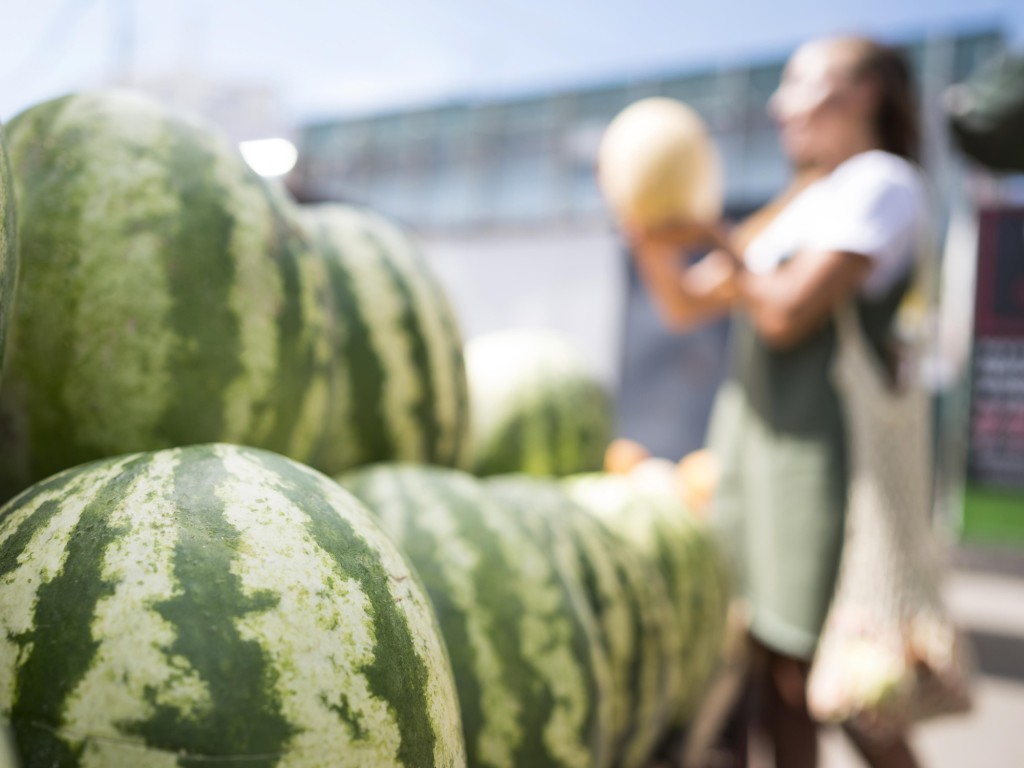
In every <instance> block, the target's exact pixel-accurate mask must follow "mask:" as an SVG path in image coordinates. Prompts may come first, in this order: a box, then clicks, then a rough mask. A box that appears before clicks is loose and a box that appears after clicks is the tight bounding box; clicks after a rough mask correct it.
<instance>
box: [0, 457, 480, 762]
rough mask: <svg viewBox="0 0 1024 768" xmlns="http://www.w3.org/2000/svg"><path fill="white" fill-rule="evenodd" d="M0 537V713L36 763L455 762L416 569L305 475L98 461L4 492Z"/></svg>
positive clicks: (444, 691) (454, 721)
mask: <svg viewBox="0 0 1024 768" xmlns="http://www.w3.org/2000/svg"><path fill="white" fill-rule="evenodd" d="M0 542H2V543H0V574H2V576H0V715H2V716H3V717H5V718H9V719H10V720H11V722H12V725H13V731H14V734H15V737H16V739H17V742H18V747H19V750H20V751H21V754H22V756H23V758H24V761H25V765H26V766H27V767H28V768H31V767H32V766H52V765H58V766H79V765H81V766H97V765H98V766H113V765H132V766H138V767H140V768H146V767H148V766H167V765H181V766H194V765H209V764H211V763H214V762H218V761H224V760H226V759H227V758H236V759H238V762H237V763H233V764H239V765H280V766H286V765H287V766H328V765H330V766H385V765H387V766H392V765H394V766H398V765H402V766H410V768H413V767H415V768H420V767H421V766H451V767H453V768H457V767H458V766H463V765H465V752H464V745H463V742H462V733H461V729H460V724H459V709H458V703H457V699H456V694H455V689H454V682H453V679H452V673H451V666H450V664H449V662H448V657H447V654H446V651H445V647H444V645H443V641H442V639H441V636H440V633H439V631H438V628H437V623H436V621H435V619H434V616H433V613H432V611H431V606H430V604H429V602H428V600H427V597H426V595H425V594H424V593H423V591H422V588H421V586H420V583H419V581H418V580H417V579H416V578H415V577H414V575H413V573H412V572H411V571H410V567H409V565H408V563H407V561H406V560H405V559H404V557H403V556H402V555H401V554H400V553H399V551H398V550H397V549H396V548H395V546H394V544H392V543H391V541H390V540H389V539H388V538H387V537H386V536H385V535H384V533H383V532H382V531H381V530H380V528H379V527H378V526H377V524H376V523H375V522H374V521H373V519H372V518H371V517H370V515H369V514H368V513H367V511H366V510H365V509H364V508H363V507H362V505H360V504H359V503H358V502H357V501H356V500H355V499H354V498H353V497H352V496H351V495H350V494H348V493H346V492H345V491H344V490H343V489H341V488H340V487H339V486H338V485H337V484H336V483H334V482H333V481H331V480H330V479H329V478H327V477H325V476H323V475H321V474H319V473H318V472H315V471H314V470H311V469H309V468H307V467H304V466H303V465H300V464H298V463H296V462H294V461H291V460H289V459H286V458H284V457H281V456H278V455H276V454H272V453H269V452H266V451H260V450H254V449H249V448H239V447H235V446H227V445H202V446H193V447H189V448H183V449H171V450H166V451H159V452H155V453H144V454H130V455H127V456H122V457H119V458H115V459H108V460H104V461H100V462H96V463H93V464H89V465H86V466H83V467H79V468H76V469H72V470H69V471H66V472H63V473H61V474H59V475H56V476H55V477H52V478H50V479H48V480H46V481H44V482H42V483H39V484H38V485H35V486H33V487H32V488H31V489H29V490H28V491H26V492H25V493H23V494H21V495H20V496H19V497H17V498H16V499H15V500H14V501H12V502H11V503H10V504H8V505H7V506H6V507H4V509H3V510H2V511H0ZM243 758H245V759H244V760H243Z"/></svg>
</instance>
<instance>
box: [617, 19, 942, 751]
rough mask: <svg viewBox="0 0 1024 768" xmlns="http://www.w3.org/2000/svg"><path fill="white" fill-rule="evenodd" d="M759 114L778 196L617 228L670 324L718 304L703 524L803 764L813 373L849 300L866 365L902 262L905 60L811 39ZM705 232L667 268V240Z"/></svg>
mask: <svg viewBox="0 0 1024 768" xmlns="http://www.w3.org/2000/svg"><path fill="white" fill-rule="evenodd" d="M770 109H771V112H772V114H773V116H774V117H775V119H776V120H777V122H778V125H779V130H780V136H781V142H782V146H783V149H784V151H785V152H786V154H787V155H788V156H789V158H790V160H791V161H792V163H793V165H794V167H796V168H798V169H800V171H799V173H798V174H797V178H796V180H795V181H794V184H793V186H792V188H791V189H790V190H788V191H787V192H786V193H784V194H783V195H782V197H781V198H780V199H779V200H778V201H776V203H774V204H773V205H772V206H769V208H767V209H765V211H762V212H761V213H760V214H758V215H757V216H756V217H754V219H753V220H752V221H751V222H748V224H747V225H746V226H745V227H741V228H740V231H739V232H738V233H737V235H736V236H734V237H732V238H731V239H728V238H726V237H724V236H721V235H715V234H714V233H713V232H709V231H708V230H707V228H702V227H700V226H698V225H695V224H693V223H688V222H679V223H677V224H676V225H674V226H672V227H671V228H665V229H662V230H660V231H655V232H633V233H631V234H632V237H633V240H634V254H635V258H636V261H637V264H638V267H639V271H640V273H641V275H642V277H643V279H644V281H645V283H646V285H647V288H648V290H649V292H650V293H651V295H652V297H653V298H654V300H655V303H656V304H657V306H658V308H659V310H660V312H661V314H662V316H663V318H664V319H665V321H666V322H667V323H669V324H671V325H672V326H673V327H675V328H680V329H682V328H686V327H688V326H691V325H692V324H694V323H697V322H699V321H701V320H704V319H707V318H710V317H713V316H716V315H720V314H723V313H726V312H733V313H734V316H735V317H734V337H733V341H732V348H733V349H732V354H733V358H734V359H733V370H732V374H731V377H730V378H729V379H728V380H727V381H726V383H725V384H724V385H723V388H722V390H721V391H720V393H719V396H718V399H717V402H716V405H715V412H714V416H713V419H712V427H711V435H710V443H711V447H712V449H713V450H714V451H715V453H716V455H717V457H718V459H719V464H720V467H721V471H722V476H721V480H720V486H719V490H718V493H717V496H716V500H715V511H714V519H715V522H716V524H717V525H718V527H719V529H720V531H721V532H722V533H723V534H724V535H723V540H724V541H725V542H726V543H727V546H728V547H729V549H730V550H731V552H732V554H733V555H734V556H735V561H736V565H737V570H738V575H739V577H740V582H741V585H742V588H743V591H744V593H745V596H746V598H747V600H748V603H749V608H750V633H751V635H752V636H753V639H754V641H755V643H756V644H757V646H758V647H759V648H760V649H762V651H763V653H762V656H763V657H764V665H763V666H764V669H765V671H766V674H765V680H764V684H765V686H766V693H765V695H766V696H767V697H768V700H767V706H766V707H765V714H766V718H767V721H766V722H765V724H764V725H765V728H766V731H767V736H768V738H769V740H770V742H771V744H772V746H773V747H774V752H775V757H776V765H778V766H781V767H782V768H802V766H814V765H816V761H817V755H816V750H817V735H816V727H815V724H814V723H813V722H812V720H811V718H810V717H809V715H808V712H807V709H806V706H805V701H804V692H805V688H806V682H807V674H808V669H809V663H810V660H811V658H812V656H813V653H814V649H815V646H816V643H817V639H818V635H819V633H820V631H821V627H822V624H823V622H824V618H825V614H826V611H827V608H828V604H829V600H830V598H831V595H832V592H833V590H834V586H835V579H836V574H837V569H838V564H839V556H840V550H841V546H842V535H843V519H844V507H845V498H846V475H847V467H846V458H845V451H844V432H843V424H842V418H841V415H840V406H839V402H838V399H837V395H836V392H835V390H834V389H833V387H832V384H831V382H830V380H829V367H830V364H831V361H832V359H833V356H834V353H835V349H836V336H835V331H834V328H833V325H832V322H831V318H832V316H833V313H834V312H835V310H836V309H837V308H838V307H839V306H840V305H841V304H843V303H844V302H848V301H851V300H856V304H857V307H858V310H859V315H860V318H861V321H862V328H863V330H864V333H865V334H866V336H867V337H868V339H869V340H870V341H871V342H872V345H873V346H874V347H875V348H876V350H877V352H878V354H879V355H880V357H881V359H883V360H887V359H888V356H887V355H886V352H885V350H886V347H887V342H888V341H889V337H890V335H891V330H892V325H893V320H894V315H895V312H896V309H897V306H898V304H899V303H900V301H901V299H902V297H903V295H904V293H905V291H906V289H907V287H908V285H909V282H910V278H911V272H912V268H913V265H914V262H915V260H916V258H917V256H918V253H919V251H920V248H918V244H919V242H920V240H919V237H918V235H919V232H920V231H921V230H922V229H923V227H922V224H923V223H924V219H925V209H926V205H925V193H924V190H923V184H922V181H921V179H920V176H919V174H918V172H917V170H916V167H915V166H914V165H913V159H914V157H915V153H916V150H917V129H916V123H915V118H914V115H915V111H914V106H913V100H912V87H911V83H910V77H909V73H908V68H907V66H906V64H905V62H904V60H903V59H902V57H901V56H900V55H899V54H898V53H897V52H895V51H894V50H892V49H890V48H888V47H885V46H882V45H879V44H877V43H875V42H872V41H870V40H865V39H860V38H837V39H828V40H819V41H814V42H811V43H809V44H807V45H804V46H803V47H801V48H800V49H799V50H798V51H797V52H796V53H795V54H794V55H793V57H792V59H791V60H790V61H789V63H788V65H787V67H786V70H785V73H784V75H783V79H782V83H781V85H780V87H779V89H778V91H777V92H776V93H775V94H774V95H773V97H772V100H771V105H770ZM709 239H711V240H712V241H713V242H714V243H715V244H717V245H718V248H717V249H716V250H713V251H712V252H711V253H710V254H709V255H708V256H706V257H705V258H704V259H702V260H700V261H698V262H696V263H692V264H689V265H688V266H687V267H686V268H685V269H682V270H680V269H679V266H678V253H679V249H680V247H684V248H685V247H695V246H697V245H700V244H702V243H704V242H706V241H708V240H709ZM851 736H853V738H854V741H855V743H856V744H857V746H858V748H859V749H860V751H861V752H862V754H863V755H864V757H865V758H866V759H867V761H868V762H869V763H870V764H871V765H873V766H879V767H887V766H894V767H895V766H914V765H916V762H915V760H914V758H913V755H912V754H911V752H910V750H909V748H908V747H907V745H906V744H905V743H904V742H903V741H900V742H897V743H894V744H890V745H887V746H885V747H884V748H879V747H876V746H872V745H870V744H868V743H862V742H861V740H859V739H858V738H857V737H856V735H855V734H851Z"/></svg>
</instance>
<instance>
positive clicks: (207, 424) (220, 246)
mask: <svg viewBox="0 0 1024 768" xmlns="http://www.w3.org/2000/svg"><path fill="white" fill-rule="evenodd" d="M164 141H165V142H166V150H165V151H166V168H167V171H168V173H167V176H166V178H165V183H166V185H167V194H168V195H169V196H172V197H174V198H176V199H177V209H176V210H174V211H171V212H166V213H163V212H162V213H160V214H157V215H154V216H149V217H145V218H143V219H142V220H141V221H137V222H129V223H128V229H129V230H130V233H129V232H126V235H133V234H136V233H137V232H144V231H149V232H153V233H154V234H158V235H159V236H160V237H161V239H162V242H161V255H162V258H163V263H164V269H165V273H166V276H167V284H168V292H169V295H170V298H171V308H170V312H169V313H168V322H169V324H170V325H171V326H172V327H173V328H174V330H175V332H176V333H177V336H178V343H177V344H175V345H174V346H173V347H172V348H171V351H170V354H169V355H168V360H167V362H166V365H167V370H168V371H171V372H173V373H174V376H173V381H172V382H169V384H168V385H169V386H173V387H174V397H172V398H169V399H168V404H167V409H166V410H165V411H164V413H163V414H162V416H161V419H160V423H159V426H158V431H159V432H160V433H161V434H162V435H164V436H165V439H166V440H167V443H166V444H169V445H189V444H192V443H201V442H207V441H215V440H218V439H220V438H221V436H222V434H223V431H224V402H223V397H222V394H223V392H224V390H225V388H226V387H227V385H228V384H229V383H230V382H231V381H232V380H233V379H234V378H235V377H236V376H238V375H239V374H240V373H242V367H241V364H240V362H239V359H238V351H239V335H240V331H239V326H238V318H237V317H235V313H234V312H233V311H232V309H231V303H230V297H231V289H232V287H233V286H234V283H235V261H234V258H233V254H232V250H231V238H232V234H233V232H234V229H235V226H236V221H235V217H234V215H233V214H232V213H231V212H230V211H229V210H228V208H227V206H226V202H227V200H228V199H229V198H228V195H227V192H226V190H225V189H224V188H223V187H222V186H221V185H220V184H219V183H218V182H217V181H216V179H215V176H214V173H215V171H214V168H215V166H216V165H217V161H218V159H219V158H218V156H217V154H216V153H215V152H213V151H211V150H210V149H209V148H208V147H207V146H206V145H205V142H204V141H203V137H202V136H201V135H199V133H198V131H197V130H196V129H193V128H190V127H186V126H183V125H181V124H178V123H176V122H172V121H169V120H168V121H166V123H165V126H164ZM126 149H129V147H126ZM130 149H131V154H133V155H135V157H137V159H138V160H139V161H142V160H150V159H151V157H152V152H153V148H152V146H149V145H136V146H132V147H130ZM121 193H122V194H125V193H130V190H128V189H122V190H121ZM183 211H187V212H188V215H182V212H183ZM140 447H144V448H155V447H158V446H153V445H149V446H140Z"/></svg>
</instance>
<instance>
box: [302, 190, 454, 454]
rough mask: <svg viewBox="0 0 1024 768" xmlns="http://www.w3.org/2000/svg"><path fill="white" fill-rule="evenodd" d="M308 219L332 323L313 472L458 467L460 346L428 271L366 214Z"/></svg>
mask: <svg viewBox="0 0 1024 768" xmlns="http://www.w3.org/2000/svg"><path fill="white" fill-rule="evenodd" d="M305 211H306V215H307V220H308V222H309V225H310V227H311V228H312V229H313V231H314V233H315V236H316V238H317V248H318V249H319V251H320V252H321V253H322V254H323V255H324V258H325V263H326V270H327V276H328V283H329V286H330V292H331V296H332V298H333V300H334V307H335V311H336V313H337V315H338V316H337V319H336V321H335V323H334V324H333V326H332V328H331V329H329V331H330V334H331V344H332V345H333V347H334V354H333V355H332V360H333V365H334V367H333V369H332V371H331V375H330V377H329V379H328V382H329V384H328V386H329V398H328V401H329V403H330V405H329V411H328V417H327V420H326V422H327V425H328V427H327V434H326V435H325V438H324V440H323V442H322V444H321V448H320V451H319V452H318V453H317V455H316V457H315V458H314V460H313V462H312V463H313V464H314V466H316V467H317V468H323V469H324V470H325V471H328V472H330V473H332V474H336V473H338V472H341V471H343V470H345V469H348V468H350V467H354V466H358V465H360V464H367V463H371V462H379V461H387V460H399V461H416V462H424V463H429V464H441V465H446V466H453V465H455V464H457V463H458V462H459V461H460V459H461V456H462V453H463V451H464V449H465V446H464V443H465V438H466V432H467V427H468V413H467V393H466V373H465V368H464V365H463V359H462V338H461V336H460V334H459V330H458V326H457V324H456V321H455V318H454V315H453V314H452V311H451V308H450V306H449V304H448V300H447V298H446V296H445V295H444V292H443V291H442V290H441V287H440V285H439V283H438V282H437V280H436V279H435V277H434V275H433V273H432V272H431V271H430V269H429V267H428V265H427V263H426V262H425V260H424V259H423V257H422V255H421V254H420V253H418V252H417V251H416V249H415V248H414V247H413V244H412V242H411V241H410V240H409V238H408V237H407V236H406V235H405V233H404V232H402V231H401V230H400V229H398V228H397V227H396V226H394V225H393V224H391V223H390V222H388V221H387V220H386V219H384V218H382V217H381V216H378V215H375V214H373V213H371V212H370V211H365V210H358V209H355V208H349V207H345V206H341V205H323V206H316V207H312V208H308V209H305Z"/></svg>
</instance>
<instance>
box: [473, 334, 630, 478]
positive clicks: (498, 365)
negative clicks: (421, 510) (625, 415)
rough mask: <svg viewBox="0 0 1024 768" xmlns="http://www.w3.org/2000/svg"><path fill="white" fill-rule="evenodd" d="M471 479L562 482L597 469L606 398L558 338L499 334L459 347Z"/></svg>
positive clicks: (608, 423)
mask: <svg viewBox="0 0 1024 768" xmlns="http://www.w3.org/2000/svg"><path fill="white" fill-rule="evenodd" d="M466 370H467V376H468V377H469V392H470V403H471V409H470V410H471V413H472V430H471V434H472V437H471V444H472V446H471V452H472V457H473V468H474V472H475V473H476V474H479V475H492V474H503V473H513V472H524V473H526V474H530V475H541V476H543V475H553V476H561V475H569V474H574V473H577V472H588V471H594V470H598V469H600V468H601V464H602V460H603V458H604V452H605V448H606V447H607V446H608V442H609V440H610V439H611V434H612V406H611V400H610V398H609V396H608V393H607V392H606V391H605V389H604V388H603V387H602V386H601V384H600V383H599V382H598V381H597V379H596V378H595V377H594V375H593V373H592V372H591V370H590V369H589V367H588V366H587V363H586V360H584V359H583V357H582V355H581V354H580V352H579V351H578V350H577V349H576V348H575V347H574V346H573V345H572V344H571V343H570V342H569V341H568V340H566V339H565V338H563V337H562V336H560V335H558V334H556V333H554V332H551V331H540V330H514V331H500V332H496V333H490V334H486V335H483V336H479V337H477V338H475V339H473V340H472V341H470V342H469V344H467V346H466Z"/></svg>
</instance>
